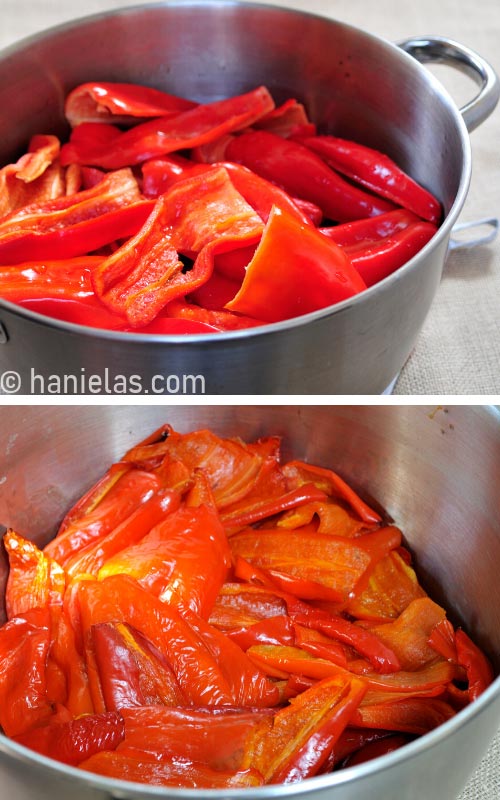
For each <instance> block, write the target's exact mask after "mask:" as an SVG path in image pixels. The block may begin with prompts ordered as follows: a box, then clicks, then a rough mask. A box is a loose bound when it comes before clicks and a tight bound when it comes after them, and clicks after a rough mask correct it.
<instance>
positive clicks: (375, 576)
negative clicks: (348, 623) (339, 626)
mask: <svg viewBox="0 0 500 800" xmlns="http://www.w3.org/2000/svg"><path fill="white" fill-rule="evenodd" d="M419 597H425V592H424V590H423V589H422V587H421V586H420V584H419V583H418V579H417V576H416V574H415V570H414V569H412V567H411V566H409V565H408V564H407V563H406V562H405V561H404V560H403V558H402V557H401V555H400V552H399V548H398V549H395V550H392V551H391V552H390V553H388V554H387V555H386V556H384V557H383V558H381V559H380V561H379V562H378V563H377V564H376V565H375V568H374V570H373V572H372V573H371V575H370V576H369V580H368V584H367V586H366V587H364V588H363V590H362V591H361V592H359V593H358V594H357V596H356V597H353V598H351V599H350V600H349V602H348V603H347V605H346V606H345V610H346V611H347V613H349V614H351V615H352V616H353V617H356V618H357V619H363V620H370V621H372V622H388V621H390V620H391V619H396V618H397V617H399V615H400V614H401V613H402V612H403V611H404V609H405V608H406V607H407V606H408V605H409V603H411V601H412V600H416V599H417V598H419Z"/></svg>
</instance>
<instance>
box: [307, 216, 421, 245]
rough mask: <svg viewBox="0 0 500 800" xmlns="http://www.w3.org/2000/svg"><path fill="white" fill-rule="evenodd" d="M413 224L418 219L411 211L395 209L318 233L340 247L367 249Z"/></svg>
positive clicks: (334, 226) (333, 226)
mask: <svg viewBox="0 0 500 800" xmlns="http://www.w3.org/2000/svg"><path fill="white" fill-rule="evenodd" d="M415 222H419V217H418V216H417V214H414V213H413V211H408V209H406V208H396V209H394V211H388V212H387V213H386V214H378V215H377V216H376V217H366V219H357V220H355V221H354V222H344V223H343V224H342V225H331V226H330V227H328V228H320V231H321V233H322V234H323V236H327V237H328V238H329V239H331V240H332V241H333V242H335V243H336V244H338V245H340V247H354V246H355V245H359V246H360V247H367V246H368V245H369V244H372V243H374V242H379V241H380V240H381V239H386V238H387V237H389V236H394V235H395V234H396V233H398V232H399V231H402V230H404V229H405V228H408V226H409V225H412V224H413V223H415Z"/></svg>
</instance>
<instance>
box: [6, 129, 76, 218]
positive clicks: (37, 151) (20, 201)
mask: <svg viewBox="0 0 500 800" xmlns="http://www.w3.org/2000/svg"><path fill="white" fill-rule="evenodd" d="M59 150H60V142H59V139H58V138H57V137H56V136H49V135H47V136H45V135H37V136H33V137H32V139H31V141H30V144H29V147H28V152H27V153H25V154H24V155H22V156H21V158H20V159H19V160H18V161H17V162H16V163H15V164H7V165H6V166H5V167H3V168H2V169H0V220H1V219H2V218H3V217H5V216H6V215H7V214H10V213H12V212H13V211H16V210H17V209H19V208H23V206H26V205H31V204H32V203H40V202H43V201H45V200H53V199H55V198H56V197H60V196H61V195H64V194H65V193H66V192H65V180H64V172H63V170H62V168H61V165H60V164H59V160H58V157H59Z"/></svg>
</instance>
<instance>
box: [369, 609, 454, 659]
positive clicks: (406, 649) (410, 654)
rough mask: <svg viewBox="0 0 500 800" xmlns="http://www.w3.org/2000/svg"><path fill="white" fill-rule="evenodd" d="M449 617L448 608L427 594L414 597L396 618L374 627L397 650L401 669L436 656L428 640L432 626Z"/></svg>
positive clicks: (389, 645)
mask: <svg viewBox="0 0 500 800" xmlns="http://www.w3.org/2000/svg"><path fill="white" fill-rule="evenodd" d="M445 617H446V611H445V610H444V609H443V608H441V606H438V604H437V603H434V602H433V601H432V600H431V599H430V598H428V597H421V598H419V599H417V600H412V601H411V603H409V604H408V606H407V607H406V608H405V610H404V611H403V612H402V613H401V614H400V616H399V617H398V618H397V619H396V620H395V621H394V622H384V624H383V625H377V626H375V627H372V628H371V631H372V632H373V633H375V634H376V635H377V637H378V638H379V639H380V640H381V641H382V642H384V644H386V645H387V646H388V647H390V648H391V649H392V650H393V652H394V653H395V654H396V656H397V658H398V660H399V662H400V665H401V669H404V670H417V669H421V668H422V667H424V666H425V665H426V664H428V663H429V662H430V661H433V660H435V658H436V652H435V650H433V648H432V647H430V646H429V644H428V640H429V636H430V635H431V633H432V630H433V628H434V627H435V626H436V625H437V624H439V623H440V622H441V621H442V620H444V619H445Z"/></svg>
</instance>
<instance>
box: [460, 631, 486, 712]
mask: <svg viewBox="0 0 500 800" xmlns="http://www.w3.org/2000/svg"><path fill="white" fill-rule="evenodd" d="M455 644H456V648H457V657H458V663H459V665H460V666H462V667H464V668H465V671H466V673H467V680H468V683H469V686H468V692H469V700H470V701H472V700H476V699H477V698H478V697H479V696H480V695H481V694H482V693H483V692H484V690H485V689H487V688H488V686H489V685H490V683H492V681H493V677H494V675H493V669H492V667H491V664H490V662H489V661H488V659H487V658H486V656H485V655H484V653H483V652H482V650H480V649H479V647H478V646H477V645H476V644H474V642H473V641H472V639H470V637H469V636H467V634H466V633H465V631H464V630H462V628H458V630H457V631H456V632H455Z"/></svg>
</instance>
